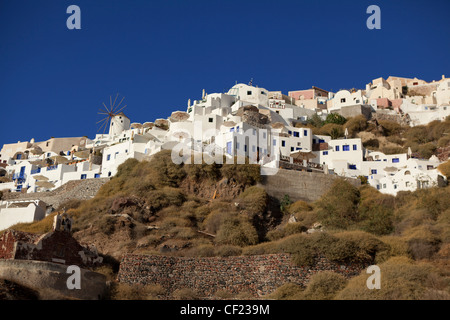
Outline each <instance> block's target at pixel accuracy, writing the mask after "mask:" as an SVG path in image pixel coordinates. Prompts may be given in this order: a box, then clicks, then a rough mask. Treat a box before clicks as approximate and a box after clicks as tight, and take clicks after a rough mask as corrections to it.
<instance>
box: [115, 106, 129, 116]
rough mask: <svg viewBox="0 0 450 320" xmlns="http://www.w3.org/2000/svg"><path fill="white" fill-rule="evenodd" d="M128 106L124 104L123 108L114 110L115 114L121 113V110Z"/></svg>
mask: <svg viewBox="0 0 450 320" xmlns="http://www.w3.org/2000/svg"><path fill="white" fill-rule="evenodd" d="M126 107H127V105H124V106H123V107H122V108H120V110H119V111H116V112H114V115H116V114H119V112H120V111H122V110H123V109H125V108H126Z"/></svg>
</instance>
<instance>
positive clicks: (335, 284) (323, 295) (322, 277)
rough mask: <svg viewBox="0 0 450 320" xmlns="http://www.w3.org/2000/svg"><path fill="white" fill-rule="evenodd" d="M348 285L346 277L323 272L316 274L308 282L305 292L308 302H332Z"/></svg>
mask: <svg viewBox="0 0 450 320" xmlns="http://www.w3.org/2000/svg"><path fill="white" fill-rule="evenodd" d="M346 284H347V279H345V278H344V276H342V275H340V274H338V273H335V272H332V271H321V272H319V273H316V274H314V275H313V276H312V277H311V279H310V280H309V282H308V285H307V287H306V290H305V292H304V298H305V299H307V300H332V299H333V298H334V296H335V295H336V294H337V293H338V292H339V291H340V290H342V289H344V287H345V286H346Z"/></svg>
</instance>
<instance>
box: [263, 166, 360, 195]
mask: <svg viewBox="0 0 450 320" xmlns="http://www.w3.org/2000/svg"><path fill="white" fill-rule="evenodd" d="M261 177H262V181H261V184H260V186H261V187H263V188H264V189H265V190H266V192H267V194H268V195H270V196H272V197H274V198H277V199H278V200H281V199H282V198H283V197H284V195H286V194H287V195H288V196H289V198H290V200H291V201H297V200H303V201H315V200H317V199H319V198H320V197H321V196H322V195H323V194H324V193H325V192H327V191H328V190H329V189H330V187H331V185H332V184H333V183H334V180H335V179H336V178H342V177H339V176H337V175H331V174H323V173H316V172H305V171H295V170H284V169H279V170H278V173H277V174H276V175H267V176H261ZM346 180H347V181H349V182H350V183H351V184H353V185H354V186H356V187H358V186H360V185H361V181H360V180H359V179H351V178H346Z"/></svg>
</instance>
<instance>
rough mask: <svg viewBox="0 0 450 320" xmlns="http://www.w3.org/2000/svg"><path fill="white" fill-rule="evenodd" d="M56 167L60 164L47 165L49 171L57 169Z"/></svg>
mask: <svg viewBox="0 0 450 320" xmlns="http://www.w3.org/2000/svg"><path fill="white" fill-rule="evenodd" d="M56 169H58V165H56V166H49V167H47V171H51V170H56Z"/></svg>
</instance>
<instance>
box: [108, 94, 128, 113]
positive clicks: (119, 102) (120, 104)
mask: <svg viewBox="0 0 450 320" xmlns="http://www.w3.org/2000/svg"><path fill="white" fill-rule="evenodd" d="M123 99H125V97H123V98H122V100H120V102H119V104H118V105H117V107H116V110H117V108H119V106H120V105H121V104H122V101H123ZM111 111H113V110H111ZM114 113H115V112H114Z"/></svg>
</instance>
